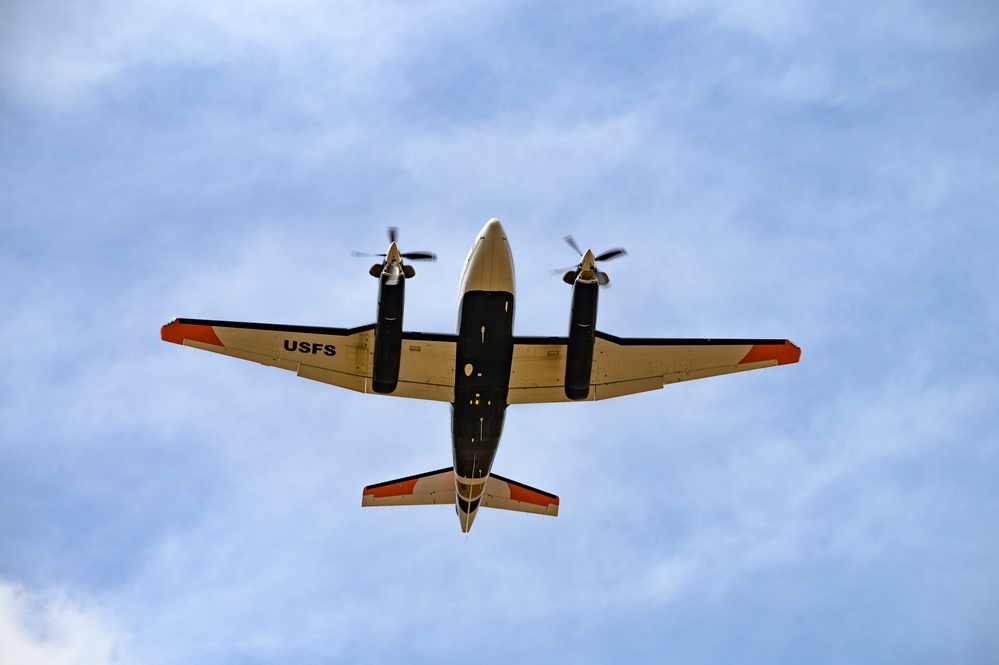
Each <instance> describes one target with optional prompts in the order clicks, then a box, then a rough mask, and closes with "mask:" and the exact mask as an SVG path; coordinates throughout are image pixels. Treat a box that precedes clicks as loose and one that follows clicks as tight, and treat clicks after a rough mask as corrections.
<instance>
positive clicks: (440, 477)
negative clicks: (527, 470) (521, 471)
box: [361, 467, 559, 517]
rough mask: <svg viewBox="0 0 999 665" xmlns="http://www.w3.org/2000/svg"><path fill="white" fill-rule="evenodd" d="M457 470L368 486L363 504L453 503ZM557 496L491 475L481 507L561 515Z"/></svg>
mask: <svg viewBox="0 0 999 665" xmlns="http://www.w3.org/2000/svg"><path fill="white" fill-rule="evenodd" d="M454 502H455V492H454V469H452V468H451V467H448V468H446V469H438V470H437V471H428V472H427V473H420V474H417V475H415V476H407V477H406V478H399V479H397V480H389V481H387V482H384V483H378V484H375V485H368V486H367V487H365V488H364V494H363V496H362V498H361V505H362V506H422V505H431V504H453V503H454ZM558 504H559V501H558V497H557V496H555V495H554V494H549V493H548V492H545V491H542V490H539V489H535V488H533V487H529V486H528V485H524V484H523V483H518V482H517V481H515V480H510V479H509V478H504V477H503V476H498V475H496V474H492V475H490V476H489V478H488V479H487V480H486V488H485V492H484V493H483V495H482V503H481V504H480V505H481V506H483V507H485V508H497V509H500V510H516V511H519V512H522V513H536V514H538V515H551V516H553V517H554V516H556V515H558Z"/></svg>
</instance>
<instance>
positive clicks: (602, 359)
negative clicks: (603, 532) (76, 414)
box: [160, 219, 801, 533]
mask: <svg viewBox="0 0 999 665" xmlns="http://www.w3.org/2000/svg"><path fill="white" fill-rule="evenodd" d="M389 240H390V243H391V244H390V245H389V248H388V251H386V253H385V254H378V255H375V256H379V257H383V258H384V260H383V261H381V262H379V263H376V264H375V265H374V266H372V268H371V271H370V272H371V274H372V275H373V276H376V277H378V279H379V290H378V309H377V320H376V321H375V323H373V324H369V325H365V326H360V327H357V328H346V329H344V328H325V327H314V326H295V325H272V324H266V323H239V322H233V321H211V320H202V319H186V318H178V319H174V320H173V321H171V322H170V323H168V324H166V325H164V326H162V328H161V329H160V338H161V339H163V340H164V341H167V342H173V343H175V344H183V345H185V346H190V347H194V348H196V349H202V350H205V351H210V352H213V353H221V354H224V355H227V356H232V357H235V358H241V359H244V360H252V361H255V362H258V363H260V364H262V365H269V366H274V367H279V368H281V369H286V370H290V371H292V372H295V373H296V374H297V375H298V376H300V377H303V378H306V379H312V380H314V381H320V382H323V383H328V384H331V385H334V386H339V387H341V388H347V389H349V390H354V391H357V392H361V393H369V394H381V395H394V396H398V397H409V398H415V399H424V400H435V401H441V402H449V403H450V404H451V436H452V448H451V449H452V464H451V466H448V467H445V468H442V469H438V470H435V471H429V472H427V473H420V474H416V475H412V476H407V477H405V478H398V479H396V480H390V481H388V482H382V483H377V484H374V485H368V486H367V487H365V488H364V490H363V493H362V500H361V505H362V506H398V505H428V504H453V505H454V506H455V512H456V513H457V515H458V519H459V521H460V524H461V530H462V531H463V532H464V533H468V530H469V529H470V528H471V527H472V523H473V521H474V520H475V517H476V515H477V514H478V510H479V508H498V509H503V510H515V511H521V512H527V513H536V514H542V515H552V516H555V515H558V507H559V498H558V497H557V496H556V495H554V494H551V493H549V492H545V491H542V490H539V489H536V488H534V487H530V486H528V485H525V484H523V483H520V482H517V481H515V480H511V479H509V478H505V477H503V476H500V475H498V474H495V473H493V471H492V466H493V458H494V457H495V455H496V450H497V447H498V445H499V440H500V435H501V434H502V431H503V419H504V416H505V414H506V409H507V407H508V406H510V405H516V404H528V403H539V402H549V403H552V402H575V401H584V400H601V399H609V398H612V397H619V396H622V395H629V394H633V393H639V392H644V391H648V390H657V389H660V388H663V387H664V386H665V385H667V384H670V383H676V382H678V381H689V380H692V379H702V378H705V377H709V376H717V375H721V374H730V373H733V372H742V371H747V370H754V369H761V368H764V367H774V366H777V365H788V364H791V363H796V362H798V360H799V359H800V357H801V349H799V348H798V347H797V346H796V345H795V344H793V343H792V342H791V341H790V340H787V339H637V338H622V337H615V336H613V335H609V334H607V333H604V332H601V331H598V330H597V329H596V318H597V300H598V293H599V289H600V287H601V286H604V285H606V284H607V283H608V282H609V278H608V277H607V274H606V273H604V272H602V271H600V270H599V269H598V267H597V263H599V262H600V261H605V260H609V259H612V258H616V257H617V256H620V255H622V254H624V253H625V251H624V250H623V249H614V250H610V251H607V252H604V253H602V254H600V255H597V256H594V254H593V252H592V251H591V250H589V249H587V250H586V251H585V252H580V253H581V254H582V256H581V258H580V261H579V264H578V265H577V266H575V267H574V268H573V269H571V270H569V271H567V272H566V273H565V275H564V277H563V278H564V280H565V281H566V282H567V283H569V284H571V285H572V301H571V303H572V304H571V309H570V315H569V331H568V335H567V336H565V337H520V336H517V335H514V334H513V319H514V298H515V292H516V291H515V288H514V267H513V254H512V253H511V251H510V243H509V240H508V239H507V234H506V231H505V230H504V228H503V226H502V224H500V222H499V220H497V219H491V220H489V221H488V222H487V223H486V225H485V226H484V227H482V230H481V231H480V232H479V234H478V235H477V236H476V238H475V242H474V243H473V245H472V248H471V250H470V251H469V253H468V258H467V259H466V261H465V266H464V270H463V272H462V275H461V281H460V286H459V290H458V325H457V331H456V332H455V333H454V334H437V333H423V332H405V331H404V330H403V327H402V320H403V311H404V301H405V287H406V281H407V280H408V279H411V278H412V277H413V276H414V275H415V270H414V269H413V267H412V266H411V265H409V264H408V263H405V261H406V260H407V259H408V260H413V261H415V260H427V259H433V258H436V257H435V256H434V255H433V254H431V253H429V252H411V253H404V252H401V251H400V249H399V246H398V244H397V240H396V235H395V230H394V229H390V230H389ZM566 240H567V241H568V242H569V244H570V245H571V246H572V247H573V248H574V249H575V250H576V251H577V252H578V251H579V248H578V246H576V244H575V242H574V241H573V240H572V239H571V237H566Z"/></svg>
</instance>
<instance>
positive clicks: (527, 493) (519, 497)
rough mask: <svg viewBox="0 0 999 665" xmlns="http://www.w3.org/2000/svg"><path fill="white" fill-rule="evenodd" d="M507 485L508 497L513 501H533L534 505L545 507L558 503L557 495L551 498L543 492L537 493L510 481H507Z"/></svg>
mask: <svg viewBox="0 0 999 665" xmlns="http://www.w3.org/2000/svg"><path fill="white" fill-rule="evenodd" d="M507 487H509V488H510V498H511V499H512V500H514V501H523V502H524V503H533V504H534V505H535V506H542V507H547V506H549V505H552V504H554V505H556V506H557V505H558V497H555V498H552V497H549V496H545V495H544V494H539V493H538V492H532V491H531V490H528V489H524V488H523V487H517V486H516V485H514V484H512V483H507Z"/></svg>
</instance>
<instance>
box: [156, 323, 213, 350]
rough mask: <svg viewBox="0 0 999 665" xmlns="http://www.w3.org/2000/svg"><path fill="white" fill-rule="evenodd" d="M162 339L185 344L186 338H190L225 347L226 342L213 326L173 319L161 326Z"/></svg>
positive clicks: (193, 340)
mask: <svg viewBox="0 0 999 665" xmlns="http://www.w3.org/2000/svg"><path fill="white" fill-rule="evenodd" d="M160 339H162V340H163V341H164V342H173V343H174V344H183V343H184V340H185V339H189V340H191V341H192V342H201V343H202V344H212V345H213V346H221V347H222V348H225V344H223V343H222V340H220V339H219V336H218V335H216V334H215V329H214V328H212V327H211V326H200V325H197V324H195V323H180V322H179V321H171V322H170V323H168V324H166V325H165V326H163V327H161V328H160Z"/></svg>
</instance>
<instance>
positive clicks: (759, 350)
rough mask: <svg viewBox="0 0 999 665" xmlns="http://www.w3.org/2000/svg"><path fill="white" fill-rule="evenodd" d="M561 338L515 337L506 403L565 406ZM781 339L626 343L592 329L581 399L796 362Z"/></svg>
mask: <svg viewBox="0 0 999 665" xmlns="http://www.w3.org/2000/svg"><path fill="white" fill-rule="evenodd" d="M567 343H568V340H567V338H565V337H515V338H514V347H513V367H512V370H511V372H510V391H509V393H508V396H507V401H508V402H509V403H510V404H531V403H538V402H568V401H571V400H569V399H568V398H567V397H566V396H565V388H564V380H565V357H566V345H567ZM800 357H801V349H799V348H798V347H797V346H795V345H794V344H793V343H792V342H790V341H789V340H786V339H629V338H622V337H614V336H613V335H608V334H607V333H603V332H600V331H597V334H596V339H595V340H594V344H593V371H592V373H591V374H590V394H589V397H588V398H587V399H589V400H598V399H609V398H611V397H619V396H621V395H630V394H632V393H639V392H644V391H646V390H657V389H659V388H662V387H663V386H665V385H666V384H668V383H676V382H678V381H690V380H692V379H703V378H705V377H708V376H718V375H720V374H731V373H733V372H745V371H747V370H751V369H760V368H763V367H774V366H777V365H786V364H790V363H796V362H798V359H799V358H800Z"/></svg>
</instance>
